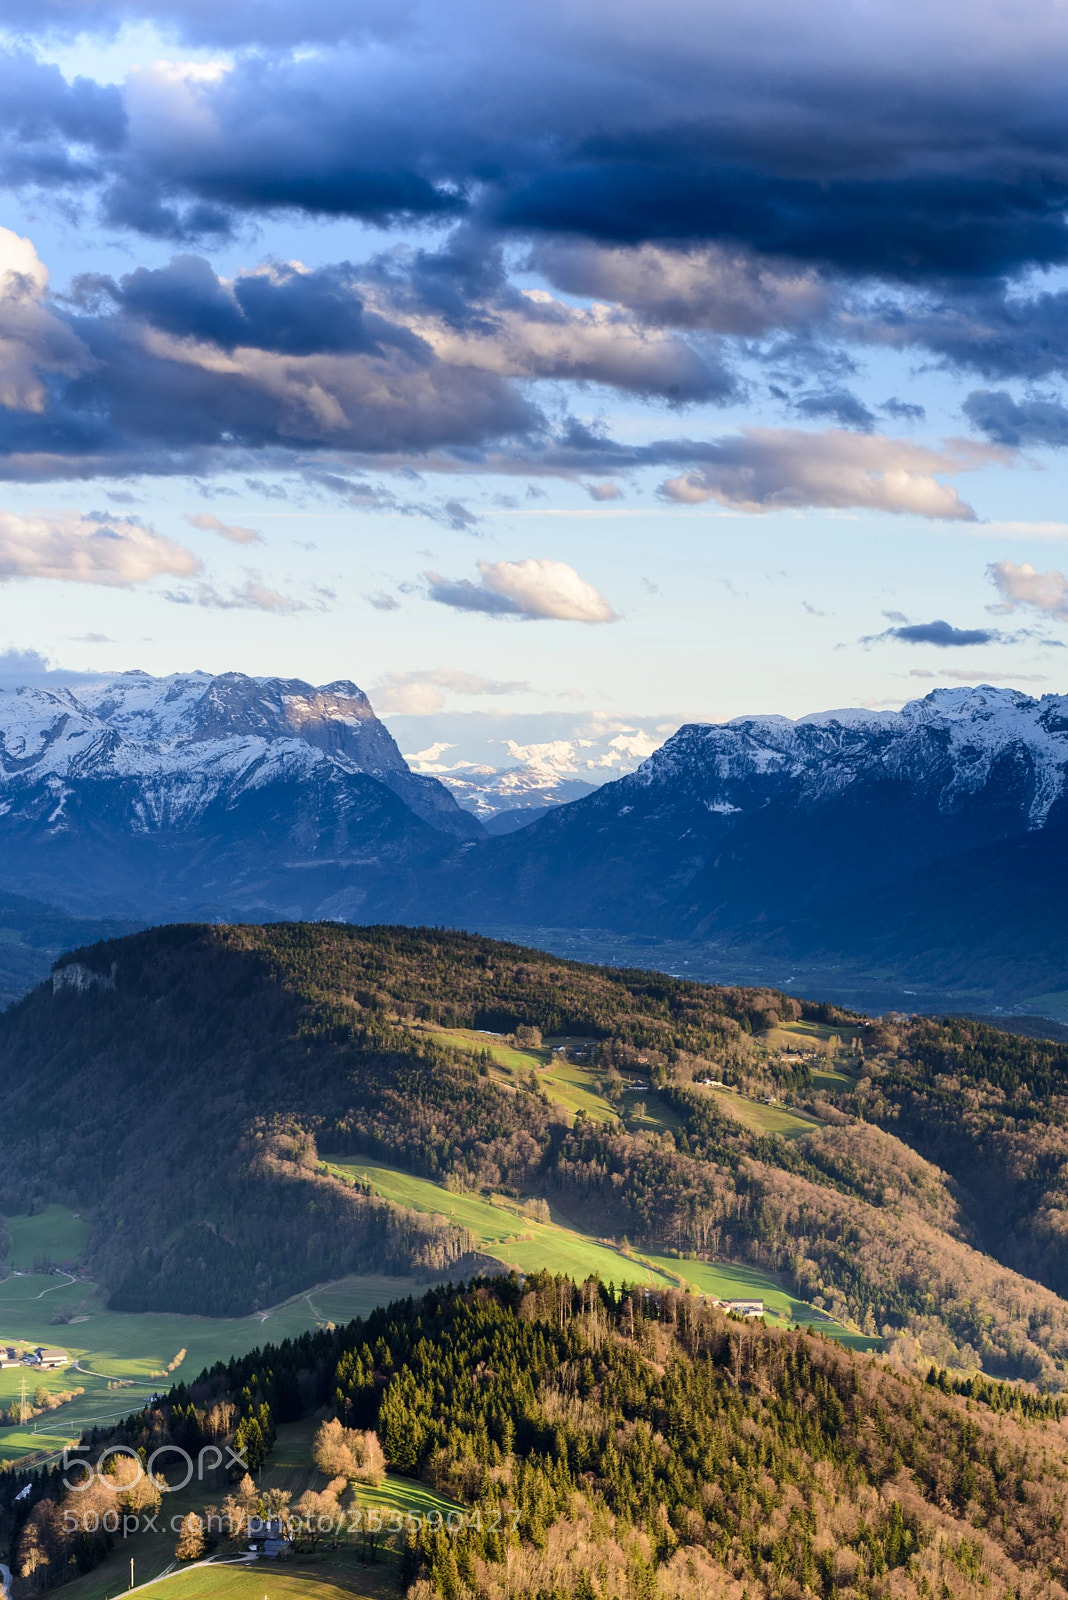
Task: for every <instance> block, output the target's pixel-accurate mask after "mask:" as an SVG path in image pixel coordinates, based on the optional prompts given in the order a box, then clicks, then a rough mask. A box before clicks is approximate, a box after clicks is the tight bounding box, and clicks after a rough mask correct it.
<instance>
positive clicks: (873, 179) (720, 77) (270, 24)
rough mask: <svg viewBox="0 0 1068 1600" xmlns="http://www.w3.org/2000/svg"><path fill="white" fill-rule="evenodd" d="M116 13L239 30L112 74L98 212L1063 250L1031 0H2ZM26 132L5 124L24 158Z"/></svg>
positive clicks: (1053, 120) (883, 249) (1048, 72)
mask: <svg viewBox="0 0 1068 1600" xmlns="http://www.w3.org/2000/svg"><path fill="white" fill-rule="evenodd" d="M131 16H147V17H150V18H153V19H154V20H155V21H156V22H157V23H159V24H160V25H164V26H168V27H173V28H175V29H177V31H178V32H179V33H180V34H181V35H182V36H184V38H185V39H187V40H188V41H189V42H191V43H193V44H197V45H209V46H210V45H218V44H225V43H227V42H229V43H230V44H234V45H240V46H245V47H251V48H246V49H245V50H242V51H240V52H239V53H238V55H237V56H236V58H235V59H234V61H233V62H232V63H231V64H230V68H229V70H223V71H220V72H219V73H218V74H216V75H215V76H211V75H210V74H208V75H205V74H203V73H199V74H198V71H197V70H191V72H190V74H189V75H188V78H187V79H186V80H185V81H181V80H180V75H179V76H176V75H175V73H174V71H173V70H171V69H167V71H164V70H163V69H160V68H146V69H144V70H142V71H140V72H138V73H136V74H134V75H133V76H132V77H131V80H130V83H129V85H128V86H127V88H126V90H125V98H124V109H125V111H126V113H127V114H128V116H129V133H128V137H127V138H126V139H125V141H124V143H123V145H122V148H121V149H115V150H113V152H112V155H111V157H110V158H109V159H105V154H104V145H103V143H102V142H101V140H100V139H99V138H98V137H97V135H96V133H95V132H94V133H93V136H92V139H91V141H90V142H91V143H92V146H93V150H94V152H95V155H94V161H95V167H94V171H95V172H96V173H97V175H98V177H99V180H100V182H101V184H102V185H103V187H104V189H105V191H106V209H107V215H108V216H110V218H111V219H112V220H113V221H115V222H121V223H123V224H124V225H126V226H130V227H137V228H140V229H142V230H144V231H146V232H149V233H157V234H162V235H164V236H168V237H175V238H177V237H189V236H192V234H193V233H194V232H195V231H196V230H197V229H200V230H202V231H203V230H207V231H209V232H211V231H219V230H221V229H223V228H225V226H226V225H227V218H228V215H230V214H233V215H234V216H255V215H259V214H262V213H264V212H270V211H289V210H298V211H302V212H304V213H307V214H314V215H330V216H355V217H365V218H371V219H374V220H376V221H388V220H390V219H392V218H397V217H419V218H429V219H435V218H436V219H441V218H448V217H450V216H451V217H460V216H469V217H476V218H479V219H481V221H482V223H483V224H484V225H485V226H487V227H491V228H494V229H497V230H503V231H505V232H513V233H516V232H517V233H521V234H525V235H528V236H530V235H536V236H544V237H545V238H559V237H562V236H565V237H566V236H570V237H572V238H581V239H586V240H595V241H601V242H603V243H609V244H615V245H635V246H636V245H640V244H647V243H649V242H651V241H662V242H663V243H665V244H666V245H668V246H670V247H672V248H675V247H677V246H679V245H680V244H685V245H687V246H693V245H694V244H700V243H702V242H709V241H715V242H719V243H720V244H722V245H725V246H729V247H730V248H732V249H735V248H737V249H739V250H743V251H752V252H757V253H759V254H762V255H764V256H768V257H772V258H789V259H790V260H792V261H795V262H800V263H802V264H805V263H807V264H816V265H817V266H825V267H827V268H829V269H833V270H834V271H837V272H845V273H847V274H851V275H866V274H876V275H883V276H888V277H893V278H897V279H899V280H903V281H906V282H913V283H919V282H926V281H930V280H931V279H932V278H936V279H943V278H955V279H961V280H990V279H993V278H996V277H998V276H1000V275H1002V274H1004V273H1012V272H1014V271H1016V270H1017V269H1018V268H1019V267H1020V266H1021V265H1023V264H1026V263H1036V262H1037V263H1054V262H1060V261H1064V260H1065V259H1066V258H1068V230H1066V229H1065V226H1064V211H1065V206H1066V203H1068V171H1066V169H1065V163H1064V158H1063V150H1064V147H1065V136H1066V132H1068V106H1066V104H1065V100H1064V96H1063V92H1062V88H1063V80H1064V75H1065V67H1066V43H1065V38H1064V33H1063V29H1062V28H1061V26H1060V22H1059V19H1058V17H1057V16H1056V15H1055V14H1054V13H1053V11H1052V10H1051V8H1050V7H1049V6H1048V5H1043V4H1040V3H1039V0H1023V3H1022V4H1021V5H1019V6H1017V7H1014V8H1013V10H1012V14H1011V16H1009V15H1008V14H1007V13H1004V12H1003V11H1001V10H999V9H998V8H997V7H996V6H995V5H993V4H992V3H989V0H980V3H979V4H978V6H973V7H971V8H970V9H969V10H968V12H967V13H965V12H964V11H963V8H962V7H961V6H959V5H948V6H944V7H932V6H929V5H928V6H926V7H924V6H921V5H919V4H918V3H917V0H906V3H903V4H902V5H900V6H898V7H895V8H893V9H892V10H891V9H890V8H881V9H880V10H879V11H878V12H877V13H875V14H873V15H872V16H870V17H866V20H865V23H864V26H863V27H860V26H858V25H857V16H856V12H855V8H852V7H850V6H849V5H847V4H845V3H844V0H825V3H823V4H821V5H820V6H817V7H798V6H796V5H794V4H786V3H784V0H766V3H765V4H763V5H762V6H761V7H760V8H754V7H752V6H746V5H743V4H742V3H741V0H728V3H725V4H723V5H720V6H717V7H715V8H714V9H710V8H707V7H698V6H697V5H696V4H695V3H694V0H664V3H663V4H662V5H660V6H658V7H648V6H645V7H640V6H638V5H637V4H634V3H632V0H611V3H607V0H591V3H589V4H587V5H585V6H583V7H575V6H574V5H573V4H565V3H564V0H546V3H544V4H541V5H539V6H538V7H536V8H535V7H501V6H499V5H495V4H491V3H490V0H446V3H443V4H441V5H439V6H437V7H427V6H420V7H415V6H409V7H405V6H403V5H399V6H388V7H387V6H386V5H384V4H381V3H375V4H372V5H369V6H360V7H359V8H352V7H348V6H343V5H341V4H340V0H319V3H315V0H312V3H310V4H308V5H304V6H300V7H293V6H288V7H283V6H282V5H281V3H280V0H269V3H265V4H255V5H254V4H252V3H251V0H245V3H244V4H240V3H239V4H235V5H227V6H220V5H218V4H214V5H209V4H208V3H207V0H170V3H165V0H143V3H142V4H140V5H137V4H132V3H131V4H130V5H128V6H121V5H120V6H117V7H112V6H110V5H109V6H108V7H107V8H106V9H105V8H104V7H102V6H99V5H94V4H93V3H84V4H79V3H78V0H63V3H62V4H60V3H59V0H42V4H40V5H37V4H34V5H33V6H31V5H30V4H29V3H28V0H9V4H8V6H7V8H6V19H7V23H8V26H9V27H17V26H21V27H22V28H24V29H25V30H27V31H29V32H34V31H36V32H47V31H48V30H49V28H52V29H60V30H66V31H67V32H71V31H75V32H76V31H77V30H78V29H79V28H81V27H85V26H92V25H97V26H99V27H101V28H104V29H106V28H108V27H114V25H115V24H116V23H117V22H118V21H119V20H120V19H122V18H124V17H131ZM965 23H966V25H965ZM298 44H303V45H311V46H313V48H309V49H301V50H293V49H292V48H291V47H292V46H295V45H298ZM325 44H329V45H330V46H331V47H330V48H314V46H316V45H325ZM949 63H952V70H950V69H949V66H948V64H949ZM100 92H101V93H102V94H103V93H104V91H100ZM65 114H66V113H65ZM70 114H71V115H73V111H71V112H70ZM50 115H51V114H49V116H46V117H45V119H44V120H45V123H47V128H48V129H50V130H52V131H53V132H54V131H56V130H58V132H59V133H60V134H62V136H63V137H64V138H66V139H68V140H75V139H77V138H79V137H82V135H79V134H78V133H76V132H75V131H73V130H72V129H71V128H69V127H68V128H67V131H66V132H65V133H64V132H63V129H64V127H67V125H66V124H64V123H63V122H62V118H59V117H58V113H57V116H55V117H51V120H49V117H50ZM94 115H95V112H94ZM90 120H92V119H90ZM20 126H21V125H20ZM94 126H95V125H94ZM47 137H48V138H51V137H52V132H48V133H47ZM35 138H36V135H35V134H34V132H33V130H32V129H23V130H22V131H18V132H17V133H16V135H15V140H16V143H25V145H26V149H27V152H28V153H29V155H28V158H29V156H32V153H33V146H34V139H35ZM108 148H109V149H111V146H108ZM72 159H73V158H72ZM9 181H21V180H20V178H19V172H18V166H17V163H15V164H13V165H12V166H11V167H10V169H9ZM72 181H74V180H73V178H72Z"/></svg>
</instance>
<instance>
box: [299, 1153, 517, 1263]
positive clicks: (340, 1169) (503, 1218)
mask: <svg viewBox="0 0 1068 1600" xmlns="http://www.w3.org/2000/svg"><path fill="white" fill-rule="evenodd" d="M324 1165H325V1166H326V1168H327V1170H328V1171H330V1172H332V1173H334V1174H336V1175H337V1176H340V1177H347V1178H355V1179H356V1180H357V1181H362V1182H365V1183H369V1184H370V1185H371V1188H372V1189H373V1190H374V1192H375V1194H378V1195H381V1196H382V1198H383V1200H392V1201H393V1202H394V1204H395V1205H400V1206H410V1207H411V1209H412V1210H413V1211H422V1212H424V1213H428V1214H430V1215H432V1216H442V1217H447V1218H448V1220H449V1221H450V1222H452V1223H454V1224H455V1226H456V1227H458V1228H467V1229H468V1231H469V1232H470V1233H472V1234H473V1235H474V1237H475V1238H476V1239H477V1240H478V1241H479V1243H480V1244H482V1245H490V1244H496V1243H498V1242H500V1241H502V1240H505V1239H512V1238H514V1237H515V1236H516V1235H517V1234H520V1233H522V1232H523V1230H524V1228H525V1227H526V1225H527V1224H526V1220H525V1218H523V1217H520V1216H519V1214H518V1206H517V1205H516V1204H515V1202H514V1201H513V1202H509V1201H507V1200H500V1201H496V1200H488V1199H484V1198H483V1197H482V1196H481V1195H475V1194H453V1193H452V1192H451V1191H450V1190H448V1189H445V1188H443V1187H442V1186H441V1185H440V1184H436V1183H431V1181H430V1180H429V1178H416V1177H413V1176H412V1174H411V1173H408V1172H400V1171H398V1170H397V1168H395V1167H386V1166H383V1165H382V1164H381V1163H380V1162H377V1161H364V1160H360V1161H342V1160H335V1159H334V1158H332V1157H330V1156H326V1157H324Z"/></svg>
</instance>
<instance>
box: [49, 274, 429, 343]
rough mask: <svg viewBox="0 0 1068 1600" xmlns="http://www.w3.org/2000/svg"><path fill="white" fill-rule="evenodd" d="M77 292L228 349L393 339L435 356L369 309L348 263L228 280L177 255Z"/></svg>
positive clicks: (84, 282)
mask: <svg viewBox="0 0 1068 1600" xmlns="http://www.w3.org/2000/svg"><path fill="white" fill-rule="evenodd" d="M72 299H73V301H74V303H75V304H76V305H78V304H81V305H93V304H95V305H98V306H99V305H100V304H101V302H102V301H103V302H104V303H107V302H110V303H111V304H112V305H114V306H115V308H116V309H117V310H118V311H120V312H125V313H127V314H128V315H130V316H132V317H136V318H139V319H141V320H143V321H145V322H147V323H149V324H150V325H151V326H152V327H155V328H159V329H161V330H162V331H163V332H166V333H170V334H174V335H175V336H176V337H177V338H179V339H206V340H209V341H210V342H211V343H213V344H216V345H219V346H220V347H221V348H222V349H224V350H233V349H234V348H235V347H236V346H238V345H242V346H255V347H256V348H258V349H260V350H273V351H278V352H280V353H284V354H287V355H297V356H310V355H316V354H328V353H336V354H353V353H355V352H362V353H364V354H370V353H374V354H378V355H380V354H381V353H382V346H383V345H389V344H392V345H401V346H403V348H404V350H405V351H406V353H407V354H408V355H409V356H411V357H413V358H415V359H416V360H421V361H423V362H428V361H429V360H430V359H431V354H430V351H429V349H427V347H426V345H424V344H423V343H422V341H421V340H419V339H417V338H415V337H414V336H413V335H412V334H410V333H409V332H407V330H406V329H403V328H399V327H397V326H395V325H392V324H390V323H388V322H387V321H386V320H385V319H384V318H382V317H379V316H375V315H373V314H372V315H370V316H367V315H366V314H365V312H364V307H363V302H362V300H361V299H360V297H359V293H358V284H357V279H356V273H355V269H354V268H353V267H351V266H350V265H349V263H348V262H342V263H341V264H340V265H338V266H331V267H323V268H320V269H319V270H318V271H315V272H302V271H298V270H297V269H295V268H294V267H291V266H275V267H272V268H271V269H270V270H268V271H266V272H257V273H243V274H241V275H239V276H238V277H237V278H235V279H234V281H233V283H232V284H226V285H224V284H223V283H222V281H221V280H220V279H219V278H217V277H216V275H215V273H214V272H213V271H212V268H211V266H210V265H209V263H208V262H207V261H205V260H204V259H203V257H201V256H193V255H186V256H177V257H175V259H174V260H173V261H172V262H171V263H170V265H169V266H167V267H161V268H157V269H156V270H153V271H150V270H148V269H147V268H144V267H140V268H138V269H137V271H136V272H131V273H130V274H129V275H128V276H127V277H125V278H123V279H122V280H121V282H119V283H116V282H115V281H114V280H113V279H110V278H104V277H99V276H95V275H94V276H83V277H80V278H76V279H75V281H74V285H73V292H72Z"/></svg>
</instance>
